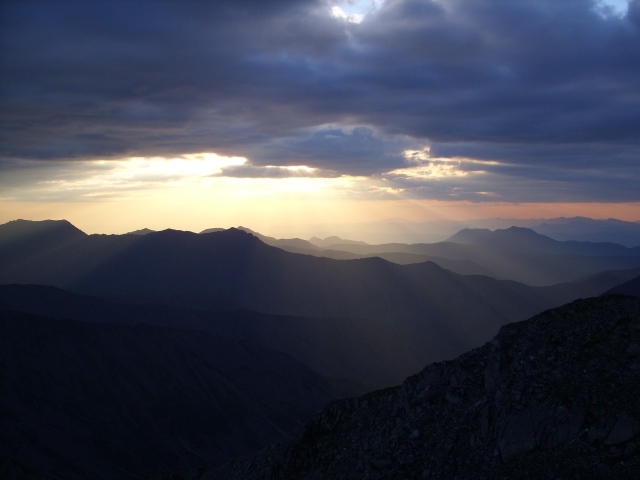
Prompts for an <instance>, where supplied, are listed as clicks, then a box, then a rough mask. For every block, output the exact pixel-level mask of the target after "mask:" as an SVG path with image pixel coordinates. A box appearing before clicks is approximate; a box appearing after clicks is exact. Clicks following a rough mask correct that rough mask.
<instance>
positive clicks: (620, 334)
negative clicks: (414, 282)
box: [171, 296, 640, 480]
mask: <svg viewBox="0 0 640 480" xmlns="http://www.w3.org/2000/svg"><path fill="white" fill-rule="evenodd" d="M638 392H640V299H636V298H631V297H612V296H608V297H602V298H598V299H588V300H579V301H576V302H574V303H572V304H569V305H566V306H564V307H561V308H558V309H555V310H551V311H547V312H544V313H542V314H540V315H538V316H536V317H534V318H532V319H530V320H528V321H525V322H520V323H515V324H511V325H508V326H505V327H503V328H502V329H501V330H500V333H499V334H498V335H497V336H496V337H495V339H494V340H493V341H491V342H490V343H487V344H486V345H485V346H483V347H481V348H478V349H476V350H473V351H471V352H469V353H467V354H465V355H462V356H460V357H459V358H457V359H455V360H453V361H448V362H443V363H436V364H432V365H429V366H428V367H427V368H425V369H424V370H423V371H422V372H420V373H419V374H417V375H414V376H412V377H410V378H408V379H407V380H406V381H405V382H403V384H402V385H401V386H399V387H396V388H389V389H385V390H381V391H377V392H372V393H369V394H367V395H364V396H362V397H359V398H354V399H349V400H340V401H337V402H334V403H332V404H329V405H327V406H326V407H325V408H324V409H323V411H322V412H321V413H320V414H318V415H317V416H316V417H315V418H314V419H313V420H312V421H311V422H310V423H308V424H307V425H306V426H305V428H304V429H303V430H302V432H301V433H300V434H298V435H297V436H296V438H295V439H294V440H292V441H290V442H288V443H285V444H282V445H279V446H273V447H269V448H267V449H265V450H264V451H263V452H261V453H260V454H259V455H257V456H255V457H252V458H249V459H242V460H237V461H234V462H232V463H231V464H228V465H226V466H224V467H222V468H220V469H218V470H216V471H214V472H211V473H205V474H197V475H193V474H184V475H174V476H172V477H171V478H172V479H176V480H177V479H184V480H187V479H189V480H190V479H196V478H197V479H201V480H210V479H216V480H218V479H225V480H236V479H243V480H260V479H265V480H266V479H269V480H285V479H296V480H303V479H317V478H322V479H325V480H332V479H341V478H356V479H365V478H367V479H372V480H373V479H403V480H404V479H414V478H415V479H419V478H424V479H431V478H432V479H443V478H446V479H455V478H458V479H469V480H480V479H503V478H526V479H532V480H547V479H549V478H556V479H560V478H565V479H573V478H575V479H577V478H580V479H585V480H595V479H598V480H602V479H604V480H614V479H616V480H617V479H622V478H625V479H627V478H628V479H631V478H637V474H638V471H640V448H639V447H638V437H639V435H640V403H639V402H638ZM347 475H348V476H347Z"/></svg>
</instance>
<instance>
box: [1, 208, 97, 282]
mask: <svg viewBox="0 0 640 480" xmlns="http://www.w3.org/2000/svg"><path fill="white" fill-rule="evenodd" d="M86 237H87V235H86V234H85V233H84V232H82V231H81V230H78V229H77V228H76V227H74V226H73V225H71V224H70V223H69V222H67V221H66V220H43V221H42V222H32V221H29V220H13V221H11V222H8V223H5V224H3V225H0V270H5V269H7V268H11V266H12V265H14V264H16V263H19V262H23V261H25V260H27V259H28V260H31V259H33V258H34V257H36V256H39V255H43V254H48V253H51V252H53V251H55V250H57V249H59V248H62V247H65V246H67V245H69V244H71V243H74V242H77V241H78V240H82V239H84V238H86Z"/></svg>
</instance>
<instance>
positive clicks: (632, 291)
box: [605, 277, 640, 297]
mask: <svg viewBox="0 0 640 480" xmlns="http://www.w3.org/2000/svg"><path fill="white" fill-rule="evenodd" d="M605 294H619V295H633V296H634V297H640V277H636V278H634V279H632V280H629V281H628V282H625V283H623V284H621V285H618V286H615V287H613V288H612V289H611V290H608V291H607V292H606V293H605Z"/></svg>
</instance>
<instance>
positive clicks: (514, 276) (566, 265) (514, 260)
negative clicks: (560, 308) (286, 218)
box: [332, 229, 640, 285]
mask: <svg viewBox="0 0 640 480" xmlns="http://www.w3.org/2000/svg"><path fill="white" fill-rule="evenodd" d="M522 230H526V229H522ZM494 233H495V232H494ZM472 235H473V234H472ZM508 235H510V234H509V233H508V234H507V236H508ZM534 235H535V232H534ZM529 236H530V235H529ZM464 238H465V240H468V239H469V238H471V237H469V236H465V237H464ZM532 238H533V237H532ZM547 240H548V241H550V242H554V241H553V240H551V239H547ZM547 240H542V242H544V243H547ZM503 243H506V244H509V242H503ZM557 243H564V242H557ZM574 243H579V242H574ZM516 244H517V241H515V240H514V245H516ZM530 244H531V245H532V248H538V251H542V248H540V247H535V242H530ZM332 248H334V249H337V250H342V251H347V252H351V253H356V254H358V255H380V254H382V253H389V252H391V253H398V252H401V253H409V254H413V255H423V256H431V257H439V258H446V259H449V260H467V261H470V262H473V263H474V264H475V265H478V266H479V267H481V268H483V269H486V271H488V272H491V274H492V276H494V278H498V279H508V280H515V281H518V282H523V283H526V284H528V285H553V284H556V283H561V282H572V281H575V280H579V279H580V278H583V277H586V276H588V275H593V274H596V273H599V272H602V271H605V270H621V269H629V268H636V267H640V256H633V255H635V254H636V253H638V252H639V251H640V250H638V249H625V250H626V252H627V254H626V255H623V256H593V255H582V254H581V255H578V254H558V253H554V254H538V255H533V254H524V253H513V252H512V251H509V250H510V248H511V247H509V248H507V249H506V250H504V249H503V250H501V249H499V248H496V247H489V246H486V245H467V244H461V243H454V242H440V243H430V244H426V243H417V244H412V245H407V244H403V243H389V244H383V245H334V246H333V247H332ZM514 248H516V247H514ZM517 248H519V247H517ZM616 248H624V247H622V246H620V245H618V246H617V247H616ZM632 254H633V255H632Z"/></svg>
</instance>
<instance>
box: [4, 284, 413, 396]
mask: <svg viewBox="0 0 640 480" xmlns="http://www.w3.org/2000/svg"><path fill="white" fill-rule="evenodd" d="M0 309H2V310H13V311H18V312H25V313H31V314H37V315H43V316H46V317H52V318H59V319H67V318H68V319H72V320H83V321H89V322H97V323H118V324H125V325H140V324H151V325H156V326H161V327H172V328H188V329H194V330H202V331H205V332H209V333H211V334H213V335H217V336H222V337H227V338H230V339H232V340H234V341H250V342H252V343H255V344H260V345H264V346H266V347H268V348H271V349H273V350H277V351H280V352H284V353H287V354H289V355H291V356H292V357H294V358H295V359H296V360H298V361H300V362H301V363H303V364H305V365H307V366H309V367H310V368H312V369H313V370H315V371H316V372H318V373H320V374H321V375H323V376H324V377H326V378H327V379H328V381H330V382H331V383H332V385H334V386H335V388H336V390H337V393H341V394H342V395H343V396H353V395H355V394H361V393H364V392H365V391H370V390H373V389H374V388H382V387H386V386H389V385H394V384H396V383H397V382H399V381H401V380H402V379H403V378H405V377H406V376H407V375H408V374H409V373H411V372H412V371H415V369H416V368H420V367H419V366H415V363H414V361H413V360H412V359H411V358H409V357H408V356H407V354H406V352H405V351H404V349H403V344H402V341H401V339H400V338H397V332H395V331H394V330H393V329H391V328H389V327H388V326H385V324H384V323H382V322H375V321H371V320H365V319H359V318H354V319H351V318H301V317H292V316H275V315H266V314H262V313H258V312H252V311H249V310H234V311H230V312H216V313H212V312H205V311H197V310H187V309H181V308H174V307H170V306H166V305H153V304H121V303H118V302H115V301H112V300H108V299H104V298H100V297H92V296H87V295H79V294H76V293H72V292H68V291H65V290H61V289H58V288H56V287H49V286H42V285H0Z"/></svg>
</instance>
